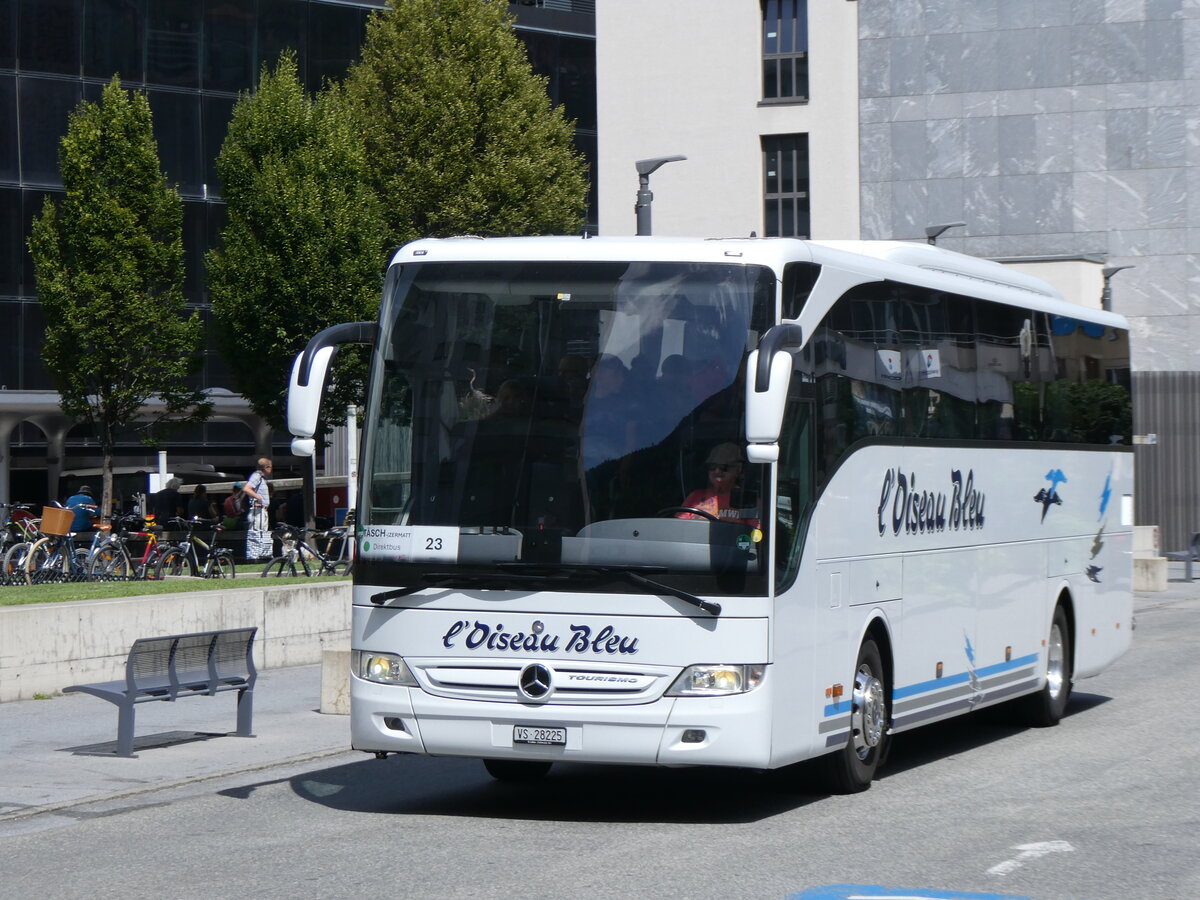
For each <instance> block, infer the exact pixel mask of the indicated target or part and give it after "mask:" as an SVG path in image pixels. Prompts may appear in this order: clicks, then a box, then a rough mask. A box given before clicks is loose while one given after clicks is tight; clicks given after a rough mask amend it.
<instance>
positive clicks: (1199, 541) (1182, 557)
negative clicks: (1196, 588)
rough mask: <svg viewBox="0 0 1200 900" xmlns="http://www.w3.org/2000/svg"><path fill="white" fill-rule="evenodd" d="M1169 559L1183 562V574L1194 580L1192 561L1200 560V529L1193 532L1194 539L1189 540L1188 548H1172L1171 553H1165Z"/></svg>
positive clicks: (1189, 579)
mask: <svg viewBox="0 0 1200 900" xmlns="http://www.w3.org/2000/svg"><path fill="white" fill-rule="evenodd" d="M1163 556H1165V557H1166V558H1167V559H1171V560H1174V561H1175V562H1182V563H1183V575H1184V577H1185V578H1186V579H1187V580H1188V581H1191V580H1192V563H1194V562H1196V561H1197V560H1200V531H1196V532H1193V533H1192V539H1191V540H1190V541H1189V542H1188V549H1186V550H1172V551H1171V552H1170V553H1164V554H1163Z"/></svg>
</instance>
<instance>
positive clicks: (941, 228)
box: [925, 222, 967, 244]
mask: <svg viewBox="0 0 1200 900" xmlns="http://www.w3.org/2000/svg"><path fill="white" fill-rule="evenodd" d="M966 227H967V223H966V222H946V223H944V224H942V225H926V226H925V240H926V241H927V242H929V243H930V244H936V243H937V239H938V238H940V237H941V236H942V234H943V233H944V232H946V231H949V230H950V229H951V228H966Z"/></svg>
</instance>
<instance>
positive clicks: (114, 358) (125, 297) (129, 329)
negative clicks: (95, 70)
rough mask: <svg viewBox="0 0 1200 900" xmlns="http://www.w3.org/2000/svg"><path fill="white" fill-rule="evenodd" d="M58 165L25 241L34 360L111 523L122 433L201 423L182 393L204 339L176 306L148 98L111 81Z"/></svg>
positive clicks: (74, 120) (79, 119)
mask: <svg viewBox="0 0 1200 900" xmlns="http://www.w3.org/2000/svg"><path fill="white" fill-rule="evenodd" d="M59 167H60V170H61V174H62V181H63V187H64V188H65V190H66V196H65V198H63V200H62V201H61V203H60V204H59V205H58V206H56V205H55V204H54V202H53V201H52V200H50V199H49V198H47V200H46V203H45V206H44V207H43V208H42V214H41V216H40V217H39V218H38V219H36V220H35V221H34V223H33V231H32V235H31V237H30V240H29V249H30V252H31V254H32V256H33V263H34V271H35V274H36V277H37V288H38V298H39V300H40V301H41V306H42V310H43V311H44V313H45V316H46V337H45V344H44V346H43V350H42V354H43V359H44V361H45V363H46V367H47V368H48V369H49V370H50V373H51V375H52V376H53V378H54V383H55V386H56V387H57V388H58V392H59V394H60V395H61V405H62V409H63V412H64V413H65V414H66V415H68V416H71V417H72V418H74V419H76V420H77V421H80V422H86V423H87V424H88V425H90V426H91V428H92V430H93V432H94V434H95V436H96V438H97V440H98V441H99V443H100V448H101V452H102V453H103V456H104V476H103V479H104V480H103V498H102V510H103V513H104V515H106V516H107V515H109V513H110V512H111V506H112V457H113V449H114V447H115V444H116V441H117V438H118V436H119V435H120V434H121V433H122V432H124V431H132V432H134V433H139V434H140V436H141V437H142V439H143V440H146V441H147V442H149V443H153V442H154V441H155V439H156V437H157V436H158V435H160V434H161V433H162V432H163V431H164V430H166V429H167V428H169V427H170V425H171V424H172V423H173V424H175V425H178V424H180V423H183V422H195V421H201V420H203V419H204V418H205V417H206V416H207V415H208V412H209V408H210V406H209V404H208V403H206V402H204V397H203V394H202V393H201V392H199V391H197V390H194V389H192V388H191V387H189V386H188V380H189V376H191V375H194V374H195V373H196V372H197V371H198V369H199V366H200V364H201V357H200V351H201V349H202V347H203V337H202V334H201V328H200V319H199V314H198V313H195V312H193V313H191V314H190V315H189V314H188V313H187V311H186V307H185V303H184V298H183V274H184V268H183V238H182V225H183V204H182V202H181V201H180V199H179V194H178V193H177V192H176V191H175V189H174V188H173V187H171V186H169V185H168V184H167V182H166V179H165V178H164V177H163V174H162V170H161V168H160V165H159V159H158V146H157V144H156V143H155V140H154V132H153V130H152V126H151V116H150V104H149V102H148V101H147V99H146V97H145V95H144V94H141V93H137V92H134V93H130V92H127V91H125V90H124V89H122V87H121V83H120V80H119V79H118V78H116V77H114V78H113V80H112V81H111V82H110V83H109V84H108V85H107V86H106V87H105V88H104V91H103V93H102V94H101V97H100V101H99V102H98V103H87V102H84V103H81V104H80V105H79V107H77V108H76V109H75V111H74V112H73V113H72V114H71V116H70V120H69V124H68V127H67V134H66V136H65V137H63V139H62V143H61V145H60V149H59ZM148 401H154V402H152V403H149V404H148V403H147V402H148Z"/></svg>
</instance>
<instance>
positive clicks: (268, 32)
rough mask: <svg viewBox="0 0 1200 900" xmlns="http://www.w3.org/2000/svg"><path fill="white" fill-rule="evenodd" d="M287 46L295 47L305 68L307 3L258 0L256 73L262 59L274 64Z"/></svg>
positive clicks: (283, 0)
mask: <svg viewBox="0 0 1200 900" xmlns="http://www.w3.org/2000/svg"><path fill="white" fill-rule="evenodd" d="M288 47H291V48H292V49H293V50H295V51H296V56H297V59H298V61H299V64H300V71H301V72H303V71H304V64H305V56H306V51H307V49H308V4H307V3H303V2H300V0H259V4H258V62H257V63H256V65H255V75H257V73H258V70H259V69H261V68H262V66H263V63H269V64H270V65H271V66H272V67H273V66H274V65H275V63H276V61H277V60H278V59H279V54H280V53H282V52H283V50H284V49H286V48H288Z"/></svg>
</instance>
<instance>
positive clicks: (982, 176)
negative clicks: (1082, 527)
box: [596, 0, 1200, 549]
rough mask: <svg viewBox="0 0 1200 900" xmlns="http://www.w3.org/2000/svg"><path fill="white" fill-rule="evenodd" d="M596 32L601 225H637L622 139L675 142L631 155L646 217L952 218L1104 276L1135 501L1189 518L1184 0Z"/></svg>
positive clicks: (1195, 171)
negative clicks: (1118, 323) (654, 165)
mask: <svg viewBox="0 0 1200 900" xmlns="http://www.w3.org/2000/svg"><path fill="white" fill-rule="evenodd" d="M596 33H597V85H598V101H597V102H598V108H599V112H598V121H599V136H600V144H599V161H600V177H599V206H600V210H601V216H600V225H601V230H602V231H607V232H609V233H613V232H629V231H632V230H633V213H632V204H633V200H634V197H635V192H636V186H637V182H636V175H635V174H634V162H635V160H638V159H644V158H647V157H655V156H664V155H671V154H684V155H686V156H687V157H688V159H687V161H684V162H675V163H670V164H668V165H665V166H664V167H662V168H661V169H659V170H658V171H657V172H656V173H654V174H653V175H652V176H651V189H652V191H653V193H654V194H655V203H654V206H653V217H654V230H655V232H656V233H677V234H688V235H729V234H737V235H745V234H750V233H751V232H754V233H757V234H759V235H773V234H785V235H787V234H791V235H797V236H807V237H813V238H818V239H833V238H846V237H852V238H857V237H862V238H867V239H884V238H888V239H913V240H922V239H924V238H925V228H926V227H927V226H931V225H936V224H939V223H952V222H962V223H965V224H964V225H963V226H962V227H957V228H952V229H949V230H948V231H946V233H945V234H944V235H943V236H941V237H940V238H939V239H938V243H939V244H940V245H942V246H946V247H949V248H951V249H955V250H961V251H963V252H966V253H970V254H974V255H977V256H984V257H990V258H994V259H1000V260H1003V261H1007V262H1010V263H1013V264H1014V265H1020V266H1021V267H1022V268H1025V269H1026V270H1029V271H1034V272H1035V273H1036V274H1039V275H1041V276H1043V277H1048V278H1049V279H1050V280H1052V281H1054V282H1056V284H1057V286H1058V287H1059V288H1060V289H1062V290H1064V292H1065V293H1066V294H1067V295H1068V296H1069V297H1071V298H1072V299H1074V300H1076V301H1077V302H1080V303H1086V304H1088V305H1098V304H1099V303H1100V299H1101V293H1102V292H1103V290H1104V288H1105V287H1106V286H1107V287H1108V288H1109V293H1110V294H1111V306H1112V308H1113V309H1114V310H1115V311H1116V312H1119V313H1121V314H1123V315H1125V316H1126V317H1128V319H1129V321H1130V325H1131V329H1132V338H1133V347H1134V350H1133V359H1132V367H1131V368H1132V371H1131V373H1130V379H1131V386H1132V390H1133V393H1134V398H1135V421H1134V432H1135V435H1134V436H1133V437H1134V439H1135V443H1138V446H1137V450H1136V452H1137V467H1138V469H1137V497H1136V515H1137V519H1138V521H1139V523H1141V524H1156V525H1158V526H1160V528H1161V531H1162V540H1163V544H1164V545H1165V546H1164V549H1178V548H1181V547H1182V546H1184V544H1185V543H1186V541H1187V539H1188V537H1189V535H1190V533H1191V532H1193V531H1197V530H1200V475H1197V473H1196V470H1197V468H1198V463H1200V402H1198V401H1200V3H1197V2H1196V0H1036V2H1034V0H1003V2H1002V0H971V2H961V0H857V2H855V0H820V2H808V0H606V2H605V3H603V4H600V5H599V7H598V9H597V19H596ZM781 73H782V74H781ZM801 75H803V77H801ZM797 148H798V152H792V151H794V150H797ZM789 152H790V153H791V155H790V156H788V155H787V154H788V153H789ZM786 165H795V166H796V169H795V171H791V172H789V171H788V170H787V169H786V168H785V167H786ZM785 202H786V203H793V204H795V208H796V210H797V212H796V213H795V214H794V215H792V216H790V217H781V216H780V215H779V214H778V209H779V204H781V203H785ZM1123 266H1128V267H1132V268H1129V269H1127V270H1123V271H1120V272H1119V274H1116V273H1114V272H1113V270H1114V269H1117V268H1118V267H1123ZM1106 272H1107V277H1106ZM1147 435H1154V436H1155V437H1154V438H1148V437H1146V436H1147ZM1149 440H1155V441H1156V442H1155V443H1145V442H1146V441H1149Z"/></svg>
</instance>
